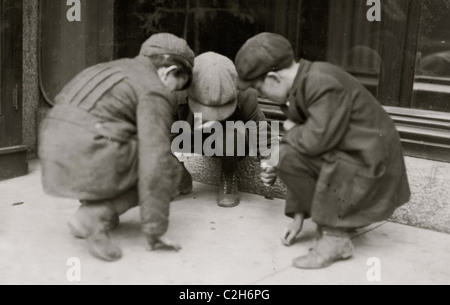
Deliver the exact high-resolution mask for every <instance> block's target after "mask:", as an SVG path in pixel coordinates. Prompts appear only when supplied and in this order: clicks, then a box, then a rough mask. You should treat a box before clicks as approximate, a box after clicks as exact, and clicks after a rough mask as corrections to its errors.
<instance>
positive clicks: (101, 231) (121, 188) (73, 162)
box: [39, 33, 194, 261]
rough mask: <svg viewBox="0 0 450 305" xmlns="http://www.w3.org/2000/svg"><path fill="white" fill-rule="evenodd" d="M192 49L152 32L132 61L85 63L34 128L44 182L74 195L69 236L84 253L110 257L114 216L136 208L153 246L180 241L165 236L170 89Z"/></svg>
mask: <svg viewBox="0 0 450 305" xmlns="http://www.w3.org/2000/svg"><path fill="white" fill-rule="evenodd" d="M193 65H194V53H193V51H192V50H191V49H190V48H189V46H188V45H187V43H186V42H185V41H184V40H183V39H180V38H178V37H176V36H173V35H171V34H164V33H163V34H157V35H153V36H152V37H150V38H149V39H148V40H147V41H146V42H145V43H144V44H143V46H142V49H141V52H140V55H139V56H137V57H136V58H134V59H121V60H117V61H112V62H108V63H104V64H99V65H96V66H94V67H91V68H88V69H86V70H84V71H83V72H81V73H80V74H79V75H78V76H77V77H75V78H74V79H73V80H72V81H71V82H70V83H69V84H68V85H67V86H66V87H65V88H64V89H63V90H62V92H61V93H60V94H59V95H58V96H57V97H56V105H55V107H54V108H53V109H52V110H51V111H50V112H49V114H48V116H47V118H46V119H45V120H44V122H43V124H42V126H41V130H40V143H39V156H40V159H41V163H42V174H43V186H44V189H45V191H46V192H47V193H48V194H50V195H54V196H58V197H66V198H74V199H79V200H80V201H81V203H82V206H81V208H80V209H79V211H78V212H77V213H76V214H75V216H74V217H73V218H72V219H71V220H70V222H69V226H70V228H71V230H72V233H73V234H74V235H75V236H76V237H79V238H85V239H86V240H87V242H88V246H89V250H90V252H91V253H92V254H93V255H94V256H96V257H98V258H101V259H104V260H107V261H115V260H118V259H119V258H120V257H121V255H122V254H121V250H120V248H119V247H117V246H115V245H114V244H113V243H112V242H111V241H110V239H109V235H108V233H109V231H110V230H111V229H112V228H113V227H115V226H117V225H118V221H119V216H120V215H121V214H123V213H125V212H126V211H127V210H129V209H131V208H133V207H135V206H137V205H139V206H140V208H141V218H142V219H141V220H142V229H143V231H144V233H145V234H146V237H147V240H148V243H149V244H150V247H151V248H152V249H154V248H157V247H161V246H167V247H171V248H175V249H178V246H177V245H175V244H173V243H171V242H170V241H168V240H166V239H165V238H164V237H163V235H164V234H165V233H166V231H167V228H168V222H169V220H168V217H169V204H170V202H171V200H172V199H173V197H174V196H176V195H177V187H176V186H177V184H178V183H179V180H180V178H179V177H180V176H181V172H182V171H181V167H180V165H179V163H178V160H176V158H175V157H173V155H172V154H171V143H170V137H169V134H170V124H171V113H172V109H173V108H174V107H175V105H174V101H173V100H172V99H171V98H169V97H170V96H172V93H171V92H172V91H177V90H182V89H186V87H187V86H188V85H189V84H190V81H191V77H192V68H193Z"/></svg>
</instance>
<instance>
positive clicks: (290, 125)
mask: <svg viewBox="0 0 450 305" xmlns="http://www.w3.org/2000/svg"><path fill="white" fill-rule="evenodd" d="M295 126H297V124H296V123H294V122H292V121H291V120H286V121H285V122H284V124H283V127H284V130H285V131H289V130H291V129H292V128H294V127H295Z"/></svg>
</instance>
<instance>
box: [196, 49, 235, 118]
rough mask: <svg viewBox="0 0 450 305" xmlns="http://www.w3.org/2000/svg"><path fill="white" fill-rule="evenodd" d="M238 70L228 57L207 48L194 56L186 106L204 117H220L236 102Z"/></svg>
mask: <svg viewBox="0 0 450 305" xmlns="http://www.w3.org/2000/svg"><path fill="white" fill-rule="evenodd" d="M236 81H237V72H236V68H235V67H234V64H233V62H232V61H231V60H230V59H228V58H227V57H225V56H223V55H220V54H217V53H214V52H208V53H204V54H202V55H200V56H198V57H197V58H196V59H195V65H194V69H193V80H192V85H191V87H190V88H189V89H188V91H187V95H188V100H189V106H190V108H191V110H192V112H194V113H201V114H202V115H203V119H204V120H205V121H223V120H225V119H227V118H228V117H230V116H231V115H232V114H233V113H234V111H235V110H236V106H237V87H236Z"/></svg>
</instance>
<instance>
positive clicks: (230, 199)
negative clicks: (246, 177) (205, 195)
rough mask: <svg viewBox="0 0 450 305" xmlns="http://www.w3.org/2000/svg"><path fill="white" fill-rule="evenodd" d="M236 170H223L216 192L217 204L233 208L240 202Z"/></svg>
mask: <svg viewBox="0 0 450 305" xmlns="http://www.w3.org/2000/svg"><path fill="white" fill-rule="evenodd" d="M240 200H241V199H240V197H239V189H238V180H237V177H236V172H227V171H223V172H222V176H221V178H220V183H219V193H218V194H217V204H218V205H219V206H220V207H223V208H233V207H235V206H238V205H239V203H240Z"/></svg>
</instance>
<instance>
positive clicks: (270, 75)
mask: <svg viewBox="0 0 450 305" xmlns="http://www.w3.org/2000/svg"><path fill="white" fill-rule="evenodd" d="M267 78H268V79H271V80H273V81H275V82H277V83H280V82H281V77H280V75H279V74H278V73H277V72H274V71H272V72H269V73H267V75H266V79H267Z"/></svg>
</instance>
